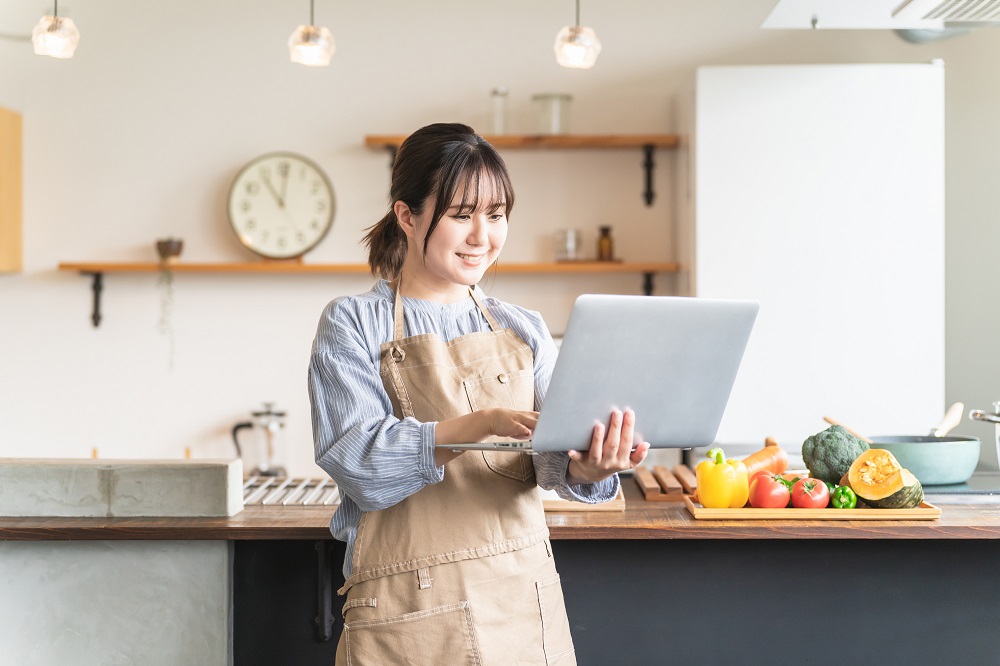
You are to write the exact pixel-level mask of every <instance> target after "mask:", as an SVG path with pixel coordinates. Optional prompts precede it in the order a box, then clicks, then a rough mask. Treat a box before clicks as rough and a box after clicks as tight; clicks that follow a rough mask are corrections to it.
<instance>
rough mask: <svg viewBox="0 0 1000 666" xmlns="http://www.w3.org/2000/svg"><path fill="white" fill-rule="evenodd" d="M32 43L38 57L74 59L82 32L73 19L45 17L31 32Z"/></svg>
mask: <svg viewBox="0 0 1000 666" xmlns="http://www.w3.org/2000/svg"><path fill="white" fill-rule="evenodd" d="M31 43H32V44H34V46H35V53H37V54H38V55H47V56H52V57H53V58H72V57H73V52H74V51H76V46H77V44H79V43H80V31H79V30H77V29H76V24H75V23H73V19H69V18H65V17H63V16H43V17H42V18H41V19H40V20H39V21H38V25H36V26H35V29H34V30H33V31H32V32H31Z"/></svg>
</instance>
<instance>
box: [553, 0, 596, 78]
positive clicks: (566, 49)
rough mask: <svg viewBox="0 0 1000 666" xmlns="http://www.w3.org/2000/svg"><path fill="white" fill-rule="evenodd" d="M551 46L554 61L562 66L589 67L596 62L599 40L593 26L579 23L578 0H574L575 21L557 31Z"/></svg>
mask: <svg viewBox="0 0 1000 666" xmlns="http://www.w3.org/2000/svg"><path fill="white" fill-rule="evenodd" d="M553 48H554V50H555V52H556V62H558V63H559V64H560V65H562V66H563V67H570V68H573V69H590V68H591V67H593V66H594V63H595V62H597V56H598V55H599V54H600V52H601V40H599V39H598V38H597V33H596V32H594V29H593V28H588V27H586V26H582V25H580V0H576V23H575V24H574V25H572V26H566V27H565V28H563V29H562V30H560V31H559V34H558V35H556V43H555V46H554V47H553Z"/></svg>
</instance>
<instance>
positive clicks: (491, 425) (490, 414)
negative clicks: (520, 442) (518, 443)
mask: <svg viewBox="0 0 1000 666" xmlns="http://www.w3.org/2000/svg"><path fill="white" fill-rule="evenodd" d="M483 413H484V415H485V416H486V418H487V424H488V425H487V436H496V437H509V438H511V439H528V438H529V437H531V433H533V432H534V431H535V425H536V424H537V423H538V412H521V411H517V410H514V409H503V408H501V407H494V408H491V409H484V410H483Z"/></svg>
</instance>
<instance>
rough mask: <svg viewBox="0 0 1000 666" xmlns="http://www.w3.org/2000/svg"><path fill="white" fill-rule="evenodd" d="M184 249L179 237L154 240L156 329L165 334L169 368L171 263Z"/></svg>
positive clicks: (171, 347)
mask: <svg viewBox="0 0 1000 666" xmlns="http://www.w3.org/2000/svg"><path fill="white" fill-rule="evenodd" d="M183 249H184V241H182V240H180V239H179V238H165V239H161V240H158V241H156V252H157V253H158V254H159V255H160V273H159V277H158V278H157V280H156V285H157V287H158V288H159V290H160V321H159V323H158V324H157V329H158V330H159V331H160V335H165V336H167V344H168V364H169V367H170V369H171V370H173V369H174V327H173V324H172V321H173V316H172V315H173V309H174V272H173V270H172V269H171V265H172V264H174V263H176V262H177V258H178V257H180V254H181V250H183Z"/></svg>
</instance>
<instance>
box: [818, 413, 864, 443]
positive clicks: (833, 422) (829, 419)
mask: <svg viewBox="0 0 1000 666" xmlns="http://www.w3.org/2000/svg"><path fill="white" fill-rule="evenodd" d="M823 420H824V421H826V422H827V423H829V424H830V425H839V426H840V427H841V428H843V429H844V430H846V431H847V432H849V433H851V434H852V435H854V436H855V437H857V438H858V439H860V440H861V441H863V442H868V443H869V444H871V443H872V440H870V439H868V438H867V437H865V436H864V435H862V434H861V433H859V432H857V431H855V430H853V429H851V428H848V427H847V426H845V425H844V424H843V423H841V422H840V421H838V420H837V419H835V418H833V417H830V416H824V417H823Z"/></svg>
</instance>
